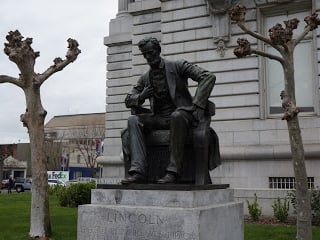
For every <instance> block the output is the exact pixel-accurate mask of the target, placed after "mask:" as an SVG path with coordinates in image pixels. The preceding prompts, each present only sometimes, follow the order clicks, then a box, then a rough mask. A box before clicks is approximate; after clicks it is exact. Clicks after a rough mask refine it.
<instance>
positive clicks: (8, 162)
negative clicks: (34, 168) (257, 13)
mask: <svg viewBox="0 0 320 240" xmlns="http://www.w3.org/2000/svg"><path fill="white" fill-rule="evenodd" d="M7 147H10V149H11V151H10V152H11V153H12V154H9V155H8V156H7V157H6V158H5V159H4V160H3V162H1V163H0V164H1V167H0V170H1V171H2V178H3V179H8V178H9V176H10V175H12V176H14V177H15V178H17V177H31V152H30V145H29V143H18V144H1V145H0V148H2V149H3V148H7Z"/></svg>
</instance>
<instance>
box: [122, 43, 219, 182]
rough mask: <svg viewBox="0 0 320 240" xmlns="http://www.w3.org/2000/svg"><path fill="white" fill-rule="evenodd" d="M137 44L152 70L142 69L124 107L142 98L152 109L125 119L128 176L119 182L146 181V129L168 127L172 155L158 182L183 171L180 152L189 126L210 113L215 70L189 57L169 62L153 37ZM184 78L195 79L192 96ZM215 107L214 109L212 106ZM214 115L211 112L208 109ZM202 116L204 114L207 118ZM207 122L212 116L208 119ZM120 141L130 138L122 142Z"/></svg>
mask: <svg viewBox="0 0 320 240" xmlns="http://www.w3.org/2000/svg"><path fill="white" fill-rule="evenodd" d="M138 47H139V49H140V51H141V53H142V55H143V56H144V58H145V59H146V60H147V62H148V65H149V66H150V69H149V71H148V72H146V73H145V74H143V75H142V76H141V77H140V79H139V80H138V82H137V85H136V86H134V87H133V89H132V91H131V93H130V94H128V95H127V97H126V99H125V104H126V107H128V108H137V107H139V106H141V105H142V104H143V103H144V102H145V100H146V99H149V101H150V105H151V107H150V110H151V112H150V113H143V114H138V115H132V116H130V117H129V118H128V127H127V131H128V138H125V139H124V138H123V139H122V141H123V146H129V149H124V153H125V152H126V151H129V152H130V164H131V165H130V168H129V175H128V177H126V178H125V179H123V180H122V181H121V183H122V184H131V183H145V182H146V179H147V176H146V174H147V173H146V172H147V171H146V168H147V159H146V155H147V154H146V143H145V134H146V133H147V132H148V131H151V130H163V129H169V130H170V144H169V147H170V160H169V164H168V166H167V167H166V174H165V175H164V176H163V177H162V178H160V179H158V180H157V183H162V184H166V183H175V182H177V180H178V179H179V176H180V174H181V167H182V161H183V152H184V145H185V140H186V138H187V134H188V129H190V128H192V127H195V126H197V125H198V124H199V123H200V122H201V121H205V120H208V117H206V116H209V119H210V118H211V116H210V111H211V112H212V109H208V108H210V107H212V106H213V104H209V103H208V102H209V101H208V98H209V96H210V93H211V91H212V89H213V86H214V84H215V79H216V77H215V75H214V74H212V73H211V72H208V71H206V70H204V69H202V68H200V67H198V66H197V65H193V64H191V63H189V62H187V61H182V60H180V61H169V60H166V59H163V58H162V57H161V56H160V53H161V47H160V44H159V41H158V40H157V39H156V38H153V37H151V38H146V39H143V40H141V41H140V42H139V43H138ZM188 78H190V79H192V80H194V81H196V82H197V83H198V87H197V91H196V94H195V96H194V97H192V96H191V94H190V92H189V90H188ZM213 111H214V110H213ZM211 115H213V114H211ZM205 118H206V119H205ZM209 122H210V120H209ZM124 141H128V142H127V143H125V142H124Z"/></svg>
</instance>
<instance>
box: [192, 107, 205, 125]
mask: <svg viewBox="0 0 320 240" xmlns="http://www.w3.org/2000/svg"><path fill="white" fill-rule="evenodd" d="M194 108H195V109H194V111H193V113H192V115H193V117H194V118H195V119H196V120H197V121H199V122H201V121H202V120H204V119H205V116H204V109H202V108H200V107H198V106H197V105H194Z"/></svg>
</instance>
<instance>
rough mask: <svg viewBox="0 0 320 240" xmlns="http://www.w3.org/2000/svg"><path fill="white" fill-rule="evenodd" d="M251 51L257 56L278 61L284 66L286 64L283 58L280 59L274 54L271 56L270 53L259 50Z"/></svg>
mask: <svg viewBox="0 0 320 240" xmlns="http://www.w3.org/2000/svg"><path fill="white" fill-rule="evenodd" d="M251 51H252V53H254V54H257V55H259V56H262V57H267V58H270V59H273V60H276V61H278V62H280V63H281V64H282V65H283V63H284V60H283V59H282V58H281V57H278V56H276V55H273V54H270V53H266V52H262V51H259V50H254V49H252V50H251Z"/></svg>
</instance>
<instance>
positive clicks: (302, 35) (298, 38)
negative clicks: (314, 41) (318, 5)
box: [293, 26, 311, 47]
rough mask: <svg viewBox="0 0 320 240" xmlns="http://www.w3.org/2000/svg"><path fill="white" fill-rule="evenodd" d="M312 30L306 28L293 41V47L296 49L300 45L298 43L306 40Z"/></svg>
mask: <svg viewBox="0 0 320 240" xmlns="http://www.w3.org/2000/svg"><path fill="white" fill-rule="evenodd" d="M310 30H311V27H310V26H306V27H305V29H304V31H303V32H302V33H301V34H300V35H299V36H298V37H297V38H296V39H295V40H294V41H293V46H294V47H295V46H296V45H298V43H299V42H301V40H302V39H304V37H305V36H307V34H308V33H309V32H310Z"/></svg>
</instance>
